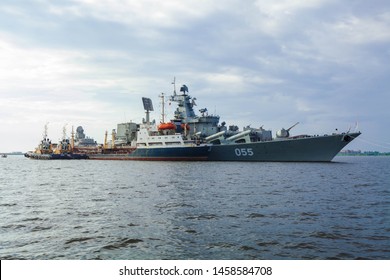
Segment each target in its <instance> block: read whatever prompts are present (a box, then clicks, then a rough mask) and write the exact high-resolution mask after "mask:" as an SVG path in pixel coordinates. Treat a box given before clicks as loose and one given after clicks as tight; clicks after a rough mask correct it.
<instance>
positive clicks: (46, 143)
mask: <svg viewBox="0 0 390 280" xmlns="http://www.w3.org/2000/svg"><path fill="white" fill-rule="evenodd" d="M47 128H48V127H47V124H46V125H45V129H44V133H43V139H42V140H41V142H40V143H39V145H38V147H37V148H36V149H35V150H34V151H30V152H27V153H25V154H24V156H25V157H27V158H30V159H43V160H54V159H56V160H59V159H67V160H69V159H88V155H87V154H85V153H78V152H74V151H73V146H74V145H73V141H72V142H71V141H70V140H69V139H67V138H66V133H65V127H64V136H63V137H62V140H61V141H60V142H59V143H58V144H54V143H52V141H51V140H50V139H49V138H48V136H47ZM72 139H73V132H72Z"/></svg>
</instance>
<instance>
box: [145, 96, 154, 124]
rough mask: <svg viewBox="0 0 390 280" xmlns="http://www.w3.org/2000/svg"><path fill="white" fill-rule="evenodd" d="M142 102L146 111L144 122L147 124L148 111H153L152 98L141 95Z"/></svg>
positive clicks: (148, 120)
mask: <svg viewBox="0 0 390 280" xmlns="http://www.w3.org/2000/svg"><path fill="white" fill-rule="evenodd" d="M142 102H143V104H144V109H145V111H146V123H147V124H149V122H150V118H149V115H150V111H153V103H152V100H151V99H150V98H147V97H142Z"/></svg>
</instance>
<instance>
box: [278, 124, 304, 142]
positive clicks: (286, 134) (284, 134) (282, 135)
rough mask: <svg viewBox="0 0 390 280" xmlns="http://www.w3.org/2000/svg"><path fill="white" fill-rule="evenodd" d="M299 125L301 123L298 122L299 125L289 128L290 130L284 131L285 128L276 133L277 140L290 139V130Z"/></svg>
mask: <svg viewBox="0 0 390 280" xmlns="http://www.w3.org/2000/svg"><path fill="white" fill-rule="evenodd" d="M298 124H299V122H297V123H295V124H294V125H293V126H291V127H290V128H288V129H284V128H282V129H281V130H278V131H277V132H276V137H277V138H287V137H290V130H291V129H292V128H294V127H295V126H296V125H298Z"/></svg>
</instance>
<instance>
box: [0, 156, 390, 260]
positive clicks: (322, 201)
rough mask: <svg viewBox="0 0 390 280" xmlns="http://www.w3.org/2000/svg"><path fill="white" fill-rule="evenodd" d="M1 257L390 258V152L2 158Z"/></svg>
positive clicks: (77, 258)
mask: <svg viewBox="0 0 390 280" xmlns="http://www.w3.org/2000/svg"><path fill="white" fill-rule="evenodd" d="M0 258H1V259H42V260H47V259H76V260H80V259H126V260H132V259H164V260H165V259H168V260H169V259H181V260H184V259H185V260H186V259H200V260H209V259H213V260H215V259H221V260H223V259H243V260H252V259H276V260H278V259H390V157H336V158H335V159H334V161H333V162H331V163H261V162H259V163H249V162H248V163H242V162H240V163H237V162H140V161H87V160H79V161H77V160H74V161H37V160H29V159H26V158H24V157H22V156H9V157H8V158H4V159H0Z"/></svg>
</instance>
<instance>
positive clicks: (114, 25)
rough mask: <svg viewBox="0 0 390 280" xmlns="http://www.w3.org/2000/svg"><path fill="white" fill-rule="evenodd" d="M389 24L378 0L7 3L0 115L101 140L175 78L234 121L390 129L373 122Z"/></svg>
mask: <svg viewBox="0 0 390 280" xmlns="http://www.w3.org/2000/svg"><path fill="white" fill-rule="evenodd" d="M389 23H390V10H389V8H388V5H387V2H385V1H381V0H375V1H373V2H370V3H369V4H368V3H367V2H365V1H354V2H353V3H348V2H340V1H333V0H327V1H325V0H313V1H302V0H300V1H299V0H289V1H287V0H282V1H271V0H270V1H267V0H261V1H260V0H252V1H245V2H244V3H243V2H242V1H238V0H229V1H194V0H191V1H153V0H148V1H114V0H99V1H98V0H72V1H65V0H64V1H48V0H36V1H18V2H15V1H9V0H4V1H2V3H1V4H0V59H1V65H0V77H1V81H2V82H1V83H0V101H1V102H2V103H1V104H2V107H3V110H2V112H1V113H0V114H1V121H0V122H2V125H7V130H10V131H12V133H13V134H14V135H18V137H21V136H20V135H21V134H20V132H18V130H19V131H20V130H22V131H23V133H26V131H28V132H29V135H33V134H34V133H35V134H36V133H37V132H36V131H38V135H39V136H40V134H41V132H40V131H41V130H42V129H41V128H42V127H43V125H44V123H46V122H47V121H50V123H51V125H50V127H53V130H54V127H55V126H57V130H58V131H61V126H62V125H63V124H64V123H75V125H79V124H81V125H84V126H86V127H85V129H86V132H87V134H89V135H92V136H95V137H97V136H98V135H103V134H104V130H105V129H110V128H115V125H116V123H117V122H122V121H124V120H125V119H128V118H132V119H133V120H134V121H139V120H140V119H141V118H142V117H143V110H142V106H141V105H142V104H141V102H140V100H141V97H142V96H148V97H151V98H152V99H153V100H154V101H155V100H156V99H157V96H158V95H159V94H160V93H161V92H164V93H166V94H169V93H170V92H171V91H172V85H171V81H172V79H173V76H176V77H177V83H178V86H179V85H180V84H183V83H185V84H187V85H188V86H189V88H190V94H191V95H193V96H194V97H197V98H198V100H197V101H198V102H197V103H198V104H199V108H204V107H208V108H209V112H214V113H218V114H220V115H221V116H222V119H223V120H227V121H228V122H229V123H231V124H239V125H240V126H241V125H242V126H243V125H247V124H249V123H251V124H253V125H255V124H256V126H260V125H265V127H266V128H273V130H277V129H279V128H280V127H281V126H285V127H287V126H289V125H290V124H291V125H292V124H293V123H295V122H296V121H300V122H301V125H299V126H297V127H296V128H294V131H296V132H297V133H298V132H299V133H301V132H302V133H307V132H308V133H310V132H312V131H313V132H314V133H321V132H324V131H326V132H329V131H331V130H333V129H334V127H336V126H339V124H340V123H341V124H342V125H343V126H345V127H348V126H349V124H350V123H354V122H355V121H356V120H357V119H363V121H362V125H361V127H362V129H363V128H365V129H366V131H367V133H369V134H371V135H378V138H381V137H382V138H383V137H384V138H386V137H387V138H390V135H388V134H386V135H385V136H383V135H381V133H379V131H377V126H375V128H374V126H373V125H372V124H373V123H374V121H375V120H376V121H377V122H378V123H380V122H383V119H386V118H388V117H389V115H388V113H387V112H388V110H387V105H386V104H388V102H390V100H389V97H388V92H389V86H388V83H387V79H388V78H387V77H388V75H389V73H390V69H389V67H390V66H389V65H388V63H387V61H388V60H389V55H390V48H389V42H390V34H389V31H388V26H389ZM156 102H157V101H155V103H156ZM155 113H156V118H158V112H155ZM96 120H99V121H98V122H97V121H96ZM364 121H366V123H364ZM76 122H79V123H77V124H76ZM25 124H28V127H26V126H25ZM383 126H385V124H383ZM22 127H24V128H22ZM340 129H341V128H340ZM34 130H35V132H34ZM300 130H302V131H300ZM89 131H90V132H89ZM2 138H4V137H2ZM21 138H22V137H21ZM34 144H35V142H34V143H32V142H29V143H28V144H24V147H26V146H27V145H28V146H33V145H34ZM9 145H10V146H11V145H13V143H11V142H10V143H9Z"/></svg>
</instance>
